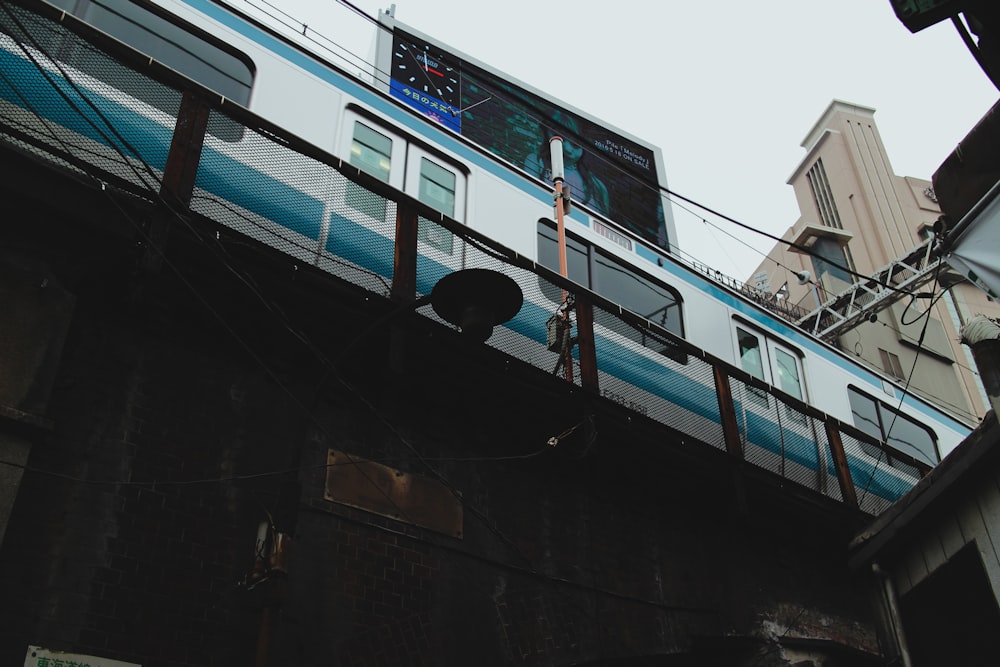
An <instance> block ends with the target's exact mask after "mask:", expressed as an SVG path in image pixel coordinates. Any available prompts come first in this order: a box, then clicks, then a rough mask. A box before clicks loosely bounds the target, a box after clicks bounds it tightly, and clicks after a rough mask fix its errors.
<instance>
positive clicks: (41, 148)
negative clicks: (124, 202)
mask: <svg viewBox="0 0 1000 667" xmlns="http://www.w3.org/2000/svg"><path fill="white" fill-rule="evenodd" d="M0 32H2V33H3V34H2V35H0V45H2V47H3V48H0V116H2V118H3V120H4V123H5V124H6V125H7V127H8V129H9V131H12V133H14V134H15V136H17V137H18V138H20V139H22V140H23V141H24V142H25V144H26V145H30V146H31V150H32V152H35V153H39V152H45V153H48V154H50V155H52V156H55V157H57V158H58V159H60V160H62V161H63V162H66V163H70V164H73V165H76V166H77V167H78V168H80V167H81V166H82V167H83V168H84V169H85V170H86V171H87V173H91V174H93V173H95V172H94V171H93V170H96V171H97V172H99V174H100V178H101V179H102V180H105V181H109V182H114V183H115V184H116V185H120V186H124V187H128V188H129V189H130V190H133V191H136V190H139V191H142V190H152V191H154V192H156V191H158V187H159V182H160V179H161V177H162V173H163V167H164V165H165V162H166V156H167V153H168V151H169V147H170V139H171V136H172V134H173V129H174V125H175V122H176V110H177V108H178V105H179V100H180V96H181V93H180V91H179V90H177V89H176V88H171V87H170V86H165V85H163V84H162V83H159V82H157V81H155V80H153V79H151V78H150V77H148V76H146V75H144V74H143V73H141V72H138V71H135V70H133V69H129V68H123V67H122V66H121V64H120V63H118V62H117V61H116V60H115V59H114V58H112V57H111V56H110V55H108V54H107V53H106V52H104V51H102V50H100V49H99V48H97V47H95V46H94V45H93V44H91V43H89V42H88V41H86V40H84V39H82V38H80V37H78V36H77V35H75V34H74V33H72V32H70V31H69V30H68V29H66V28H65V27H64V26H62V25H60V24H58V23H55V22H53V21H51V20H49V19H47V18H45V17H42V16H39V15H38V14H35V13H34V12H31V11H28V10H27V9H25V8H23V7H20V6H18V5H15V4H9V3H0ZM57 56H58V57H57ZM109 83H110V85H109ZM116 84H117V85H116Z"/></svg>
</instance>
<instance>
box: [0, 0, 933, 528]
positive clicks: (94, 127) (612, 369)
mask: <svg viewBox="0 0 1000 667" xmlns="http://www.w3.org/2000/svg"><path fill="white" fill-rule="evenodd" d="M60 19H61V20H60ZM0 47H2V48H0V58H2V62H0V73H2V75H0V143H2V145H3V146H5V147H6V149H7V150H13V151H20V152H23V153H27V154H30V155H32V156H34V157H36V158H38V159H41V160H43V161H45V162H47V163H48V164H50V165H51V166H52V167H53V168H54V169H57V170H61V171H63V172H64V173H68V174H70V175H72V176H73V177H76V178H79V179H84V180H87V181H90V182H92V183H95V184H98V185H99V186H100V187H102V188H112V189H114V190H117V191H121V192H125V193H130V194H131V195H133V196H135V197H137V198H141V199H142V200H144V201H146V202H148V203H150V204H152V205H153V207H154V210H155V211H156V214H155V215H154V216H153V217H152V219H151V220H150V221H149V227H148V230H147V232H146V233H147V236H148V241H149V246H150V249H149V252H147V256H146V258H145V264H146V268H147V269H151V270H156V268H157V266H158V263H159V262H160V261H161V253H162V252H163V251H162V249H161V247H160V245H161V242H162V239H164V238H166V237H167V236H169V234H170V233H172V231H173V230H175V229H178V228H185V229H188V228H192V230H193V231H196V232H199V230H202V232H203V229H204V226H205V225H215V226H217V227H216V229H217V230H223V231H225V233H236V234H239V235H241V236H242V237H245V238H247V239H252V240H254V241H256V242H259V243H261V244H264V245H266V246H269V247H271V248H273V249H274V250H275V251H276V252H279V253H283V254H284V255H287V256H289V257H292V258H294V259H295V260H296V261H297V262H301V263H303V264H309V265H314V266H316V267H317V268H318V269H320V270H322V271H325V272H326V273H328V274H330V275H332V276H335V277H336V278H338V279H341V280H344V281H348V282H350V283H352V284H354V285H356V286H358V287H361V288H363V289H364V290H367V291H369V292H370V293H371V294H372V295H373V296H376V297H381V298H385V299H387V300H393V301H396V302H399V303H411V302H416V301H417V299H418V298H419V297H420V296H424V295H427V294H429V293H430V292H431V291H432V289H433V287H434V285H435V284H436V283H437V281H438V280H440V279H441V278H442V277H444V276H446V275H448V274H450V273H452V272H454V271H457V270H460V269H463V268H469V267H477V268H488V269H494V270H496V271H499V272H502V273H504V274H506V275H508V276H510V277H512V278H513V279H514V280H515V282H516V283H517V284H518V285H519V287H520V288H521V290H522V293H523V294H524V305H523V306H522V308H521V311H520V312H519V313H518V314H517V315H516V316H515V317H514V318H513V319H512V320H510V321H509V322H507V323H506V324H504V325H503V326H501V327H497V328H496V329H495V331H494V334H493V335H492V336H491V337H490V338H489V339H488V340H487V342H486V343H487V344H488V345H491V346H493V347H495V348H497V349H499V350H501V351H502V352H504V353H505V354H507V355H510V356H511V357H512V358H515V359H518V360H520V361H522V362H525V363H527V364H530V365H532V366H534V367H537V368H538V369H539V370H540V371H541V372H544V373H550V374H556V375H559V376H560V377H562V378H565V380H566V381H567V382H570V383H572V384H573V385H574V386H576V387H579V388H580V389H582V390H584V391H586V392H589V393H590V394H591V395H593V396H594V397H595V398H596V399H597V400H607V401H611V402H614V403H617V404H619V405H621V406H623V407H624V408H625V409H627V410H629V411H631V413H632V414H634V415H635V417H636V418H637V419H647V420H651V421H653V422H657V423H659V424H661V425H662V426H663V427H665V430H664V433H665V437H664V446H665V447H696V446H698V447H712V448H715V449H718V450H722V451H725V452H727V453H728V455H729V456H730V457H732V458H733V459H734V460H736V461H740V462H745V463H747V464H750V465H753V466H756V467H758V468H761V469H764V470H768V471H770V472H771V473H773V474H774V475H778V476H780V477H782V478H784V479H787V480H788V481H790V482H794V483H795V484H797V485H800V486H802V487H805V488H808V489H812V490H814V491H816V492H818V493H821V494H824V495H826V496H829V497H831V498H834V499H836V500H839V501H843V502H845V503H848V504H849V505H852V506H855V507H860V508H861V509H862V510H864V511H866V512H869V513H873V514H875V513H878V512H880V511H882V510H883V509H884V508H885V507H887V506H888V505H889V504H890V503H891V502H892V501H893V500H894V499H895V498H898V497H899V496H900V495H901V494H902V493H904V492H905V491H906V490H907V489H909V488H910V487H912V485H913V484H914V483H915V482H916V481H917V480H918V479H919V478H920V476H922V475H923V474H924V473H925V472H926V471H927V466H926V465H924V464H922V463H920V462H918V461H916V460H914V459H913V458H912V457H909V456H907V455H906V454H904V453H902V452H899V451H896V450H894V449H892V448H891V447H888V446H886V445H884V444H882V443H879V442H878V441H876V440H873V439H871V438H870V437H868V436H866V435H865V434H864V433H862V432H860V431H858V430H857V429H855V428H854V427H852V426H849V425H847V424H843V423H840V422H839V421H838V420H836V419H834V418H832V417H830V416H829V415H825V414H823V413H821V412H819V411H818V410H816V409H814V408H812V407H811V406H809V405H807V404H805V403H803V402H802V401H799V400H797V399H795V398H794V397H792V396H789V395H787V394H784V393H782V392H780V391H779V390H777V389H776V388H774V387H771V386H769V385H766V384H763V383H761V382H760V381H758V380H756V379H755V378H753V377H751V376H749V375H747V374H746V373H744V372H743V371H742V370H740V369H738V368H735V367H733V366H730V365H728V364H727V363H725V362H723V361H721V360H719V359H716V358H713V357H711V356H710V355H708V354H706V353H705V352H704V351H703V350H700V349H698V348H697V347H695V346H694V345H692V344H691V343H689V342H688V341H686V340H684V339H682V338H679V337H678V336H676V335H674V334H672V333H671V332H670V331H667V330H666V329H664V328H662V327H661V326H659V325H657V324H656V323H654V322H650V321H649V320H646V319H644V318H642V317H639V316H638V315H635V314H634V313H631V312H629V311H626V310H624V309H622V308H621V307H620V306H618V305H616V304H614V303H612V302H610V301H608V300H606V299H604V298H602V297H601V296H599V295H597V294H595V293H593V292H590V291H589V290H587V289H585V288H583V287H581V286H579V285H576V284H574V283H572V282H570V281H568V280H566V279H563V278H562V277H560V276H559V275H558V274H556V273H555V272H553V271H551V270H549V269H547V268H545V267H543V266H540V265H537V264H535V263H534V262H532V261H530V260H528V259H526V258H524V257H522V256H520V255H518V254H517V253H515V252H513V251H511V250H509V249H507V248H504V247H502V246H500V245H499V244H497V243H494V242H492V241H491V240H489V239H488V238H486V237H484V236H483V235H481V234H479V233H477V232H476V231H475V230H472V229H469V228H468V227H466V226H464V225H462V224H460V223H458V222H456V221H455V220H453V219H451V218H449V217H447V216H444V215H442V214H440V213H438V212H437V211H435V210H434V209H432V208H431V207H429V206H427V205H425V204H423V203H421V202H419V201H417V200H416V199H413V198H411V197H409V196H407V195H406V194H404V193H402V192H399V191H397V190H394V189H392V188H390V187H389V186H387V185H386V184H384V183H382V182H381V181H379V180H378V179H376V178H373V177H370V176H368V175H367V174H365V173H363V172H361V171H360V170H359V169H357V168H355V167H353V166H351V165H350V164H348V163H346V162H344V161H343V160H341V159H339V158H337V157H335V156H332V155H329V154H327V153H325V152H323V151H321V150H319V149H318V148H316V147H315V146H312V145H311V144H308V143H306V142H304V141H302V140H300V139H298V138H296V137H295V136H292V135H290V134H288V133H287V132H285V131H284V130H282V128H279V127H276V126H274V125H272V124H270V123H268V122H267V121H265V120H262V119H260V118H258V117H256V116H254V115H252V114H250V113H249V112H247V111H246V110H245V109H243V108H241V107H238V106H234V105H232V104H228V103H226V102H225V101H224V100H221V99H219V98H218V96H217V95H214V94H213V93H211V92H210V91H208V90H207V89H204V88H201V87H199V86H198V85H197V84H195V83H193V82H191V81H189V80H187V79H185V78H183V77H181V76H180V75H178V74H177V73H176V72H174V71H173V70H170V69H169V68H166V67H164V66H161V65H159V64H158V63H156V62H155V61H150V60H149V59H148V58H146V57H145V56H139V55H138V54H136V53H134V52H132V51H131V50H130V49H128V48H126V47H124V46H122V45H121V44H118V43H117V42H113V41H111V40H108V39H107V38H106V37H104V36H103V35H101V34H100V33H98V32H96V31H94V30H93V29H91V28H89V27H87V26H86V25H84V24H82V23H79V22H76V21H75V20H73V19H72V17H60V15H59V14H58V13H57V12H55V11H54V10H51V8H48V7H47V6H46V5H38V4H37V3H34V4H32V5H31V8H30V9H29V8H28V7H27V6H23V5H21V4H20V3H18V2H12V1H10V0H3V1H0ZM64 53H74V54H76V56H75V59H74V60H72V61H66V60H60V59H58V58H57V57H56V56H57V54H64ZM60 57H61V56H60ZM122 80H128V81H129V82H130V83H129V86H130V91H131V92H129V93H126V92H123V91H122V90H121V89H119V88H118V87H117V86H116V85H112V83H114V82H118V81H122ZM109 82H111V83H109ZM136 91H139V92H136ZM137 96H140V97H141V100H140V99H137ZM540 213H545V212H544V211H541V212H540ZM522 222H523V223H524V224H532V225H534V224H535V220H526V221H522ZM512 224H513V223H512ZM196 225H200V226H201V227H199V228H198V229H197V230H195V229H193V226H196ZM418 312H420V313H421V314H423V315H425V316H427V317H430V318H435V319H437V316H436V315H435V314H434V311H433V309H431V308H430V307H423V308H421V309H419V311H418ZM442 324H443V325H444V324H446V323H442ZM447 326H451V325H447ZM566 327H568V328H566Z"/></svg>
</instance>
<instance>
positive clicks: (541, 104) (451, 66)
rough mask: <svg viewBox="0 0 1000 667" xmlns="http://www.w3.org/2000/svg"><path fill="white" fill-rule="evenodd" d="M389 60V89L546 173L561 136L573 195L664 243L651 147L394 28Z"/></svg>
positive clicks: (649, 238)
mask: <svg viewBox="0 0 1000 667" xmlns="http://www.w3.org/2000/svg"><path fill="white" fill-rule="evenodd" d="M390 63H391V64H390V67H389V72H390V74H389V93H390V94H391V95H392V96H393V97H395V98H397V99H399V100H401V101H403V102H405V103H406V104H408V105H410V106H412V107H413V108H415V109H417V110H419V111H421V112H422V113H424V114H426V115H428V116H429V117H431V118H432V119H434V120H436V121H437V122H439V123H441V124H442V125H445V126H447V127H449V128H451V129H452V130H454V131H455V132H458V133H460V134H461V135H463V136H465V137H467V138H468V139H470V140H471V141H474V142H475V143H477V144H479V145H480V146H482V147H484V148H485V149H487V150H489V151H490V152H492V153H494V154H496V155H498V156H500V157H502V158H504V159H505V160H507V161H508V162H511V163H513V164H514V165H517V166H518V167H521V168H522V169H524V170H525V171H526V172H528V173H529V174H531V175H532V176H535V177H537V178H540V179H542V180H543V181H546V182H551V179H552V172H551V165H550V162H551V159H550V152H549V151H550V149H549V139H550V138H551V137H553V136H559V137H562V139H563V162H564V185H568V186H569V188H570V193H571V198H572V200H573V201H574V202H575V203H578V204H582V205H584V206H586V207H587V208H589V209H591V210H593V211H595V212H597V213H599V214H601V215H603V216H605V217H607V218H608V219H610V220H611V221H613V222H615V223H617V224H618V225H620V226H621V227H624V228H625V229H627V230H629V231H631V232H633V233H634V234H636V235H638V236H639V237H640V238H642V239H644V240H646V241H647V242H648V243H651V244H653V245H655V246H657V247H660V248H662V249H664V250H668V251H669V242H670V241H672V240H673V239H669V238H668V232H667V224H666V220H665V213H664V208H663V198H662V196H661V194H660V192H659V190H658V187H657V184H658V178H657V165H656V155H655V153H654V151H653V150H652V149H651V148H649V147H647V146H644V145H642V144H640V143H638V142H636V141H634V140H632V139H628V138H626V137H623V136H622V135H620V134H619V133H616V132H614V131H612V130H609V129H608V128H606V127H604V126H602V125H600V124H598V123H596V122H594V121H592V120H590V119H588V118H585V117H584V116H583V114H581V113H575V112H573V111H570V110H568V109H566V108H564V107H562V106H558V105H556V104H553V103H552V102H550V101H547V100H545V99H544V98H543V97H541V96H540V95H538V94H536V93H533V92H530V91H528V90H526V89H525V88H523V87H520V86H517V85H515V84H513V83H511V82H509V81H507V80H505V79H504V78H502V77H500V76H498V75H496V74H494V73H492V72H490V71H488V70H487V69H485V68H484V67H480V66H478V65H476V64H474V63H471V62H469V61H468V60H466V59H463V58H460V57H457V56H455V55H453V54H451V53H449V52H447V51H445V50H443V49H442V48H440V47H437V46H435V45H434V44H432V43H429V42H428V41H427V40H426V39H423V38H420V37H418V36H415V35H412V34H409V33H407V32H406V31H403V30H400V29H399V28H396V29H395V31H394V32H393V36H392V51H391V57H390Z"/></svg>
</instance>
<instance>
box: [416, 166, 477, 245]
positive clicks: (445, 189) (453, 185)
mask: <svg viewBox="0 0 1000 667" xmlns="http://www.w3.org/2000/svg"><path fill="white" fill-rule="evenodd" d="M406 161H407V168H406V171H407V176H406V179H407V183H406V188H405V189H406V191H407V192H410V193H412V194H415V195H416V197H417V199H419V200H420V201H422V202H423V203H425V204H427V205H429V206H431V207H432V208H434V209H436V210H438V211H441V212H442V213H444V214H445V215H446V216H448V217H449V218H454V219H456V220H458V221H460V222H461V221H462V217H463V216H462V210H461V209H460V202H462V201H464V199H465V178H464V176H463V175H462V174H461V173H460V172H459V171H458V170H457V169H455V168H454V167H452V166H451V165H446V164H444V163H443V161H442V160H440V159H439V158H437V156H432V155H431V154H429V153H427V152H426V151H424V150H422V149H420V148H419V147H417V146H413V147H411V150H410V154H409V155H408V157H407V160H406ZM417 240H419V241H420V242H422V243H425V244H427V245H429V246H431V247H433V248H437V249H438V250H440V251H441V252H443V253H445V254H446V255H451V254H453V253H454V243H455V239H454V236H453V235H452V234H451V232H449V231H448V230H447V229H445V228H444V227H441V226H440V225H437V224H434V223H433V222H431V221H429V220H424V219H423V218H421V219H420V220H419V222H418V223H417Z"/></svg>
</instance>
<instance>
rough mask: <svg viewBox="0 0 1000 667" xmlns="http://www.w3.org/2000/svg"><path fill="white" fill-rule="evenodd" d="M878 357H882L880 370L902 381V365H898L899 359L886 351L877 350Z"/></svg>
mask: <svg viewBox="0 0 1000 667" xmlns="http://www.w3.org/2000/svg"><path fill="white" fill-rule="evenodd" d="M878 353H879V356H881V357H882V368H883V369H884V370H885V372H886V373H888V374H889V375H891V376H893V377H894V378H898V379H900V380H902V379H904V376H903V365H902V364H900V363H899V357H898V356H897V355H895V354H893V353H892V352H889V351H888V350H883V349H882V348H879V349H878Z"/></svg>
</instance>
